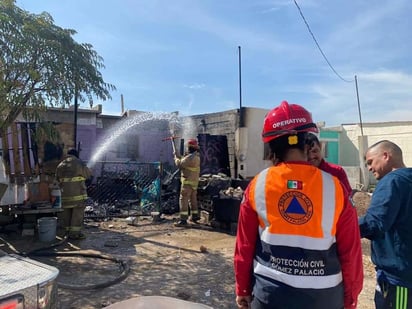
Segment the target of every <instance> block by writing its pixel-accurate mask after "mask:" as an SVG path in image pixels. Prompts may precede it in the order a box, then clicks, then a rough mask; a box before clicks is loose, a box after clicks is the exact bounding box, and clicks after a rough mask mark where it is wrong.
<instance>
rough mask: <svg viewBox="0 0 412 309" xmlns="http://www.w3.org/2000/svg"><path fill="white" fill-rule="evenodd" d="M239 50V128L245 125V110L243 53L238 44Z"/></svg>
mask: <svg viewBox="0 0 412 309" xmlns="http://www.w3.org/2000/svg"><path fill="white" fill-rule="evenodd" d="M238 50H239V128H242V127H243V126H244V123H243V122H244V120H243V110H242V53H241V47H240V46H238Z"/></svg>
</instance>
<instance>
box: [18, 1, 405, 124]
mask: <svg viewBox="0 0 412 309" xmlns="http://www.w3.org/2000/svg"><path fill="white" fill-rule="evenodd" d="M297 3H298V4H299V6H300V8H301V10H302V12H303V14H304V16H305V18H306V20H307V22H308V23H309V26H310V28H311V30H312V32H313V34H314V36H315V37H316V40H317V42H318V43H319V45H320V47H321V48H322V50H323V52H324V54H325V55H326V57H327V59H328V60H329V62H330V64H331V65H332V66H333V68H334V69H335V70H336V72H337V73H338V74H339V75H340V76H341V77H342V78H343V79H345V80H347V81H348V82H346V81H343V80H342V79H340V78H339V77H338V76H337V75H336V74H335V73H334V72H333V71H332V70H331V68H330V67H329V66H328V64H327V62H326V61H325V59H324V58H323V57H322V55H321V53H320V51H319V49H318V48H317V46H316V44H315V42H314V40H313V39H312V36H311V35H310V33H309V31H308V29H307V28H306V25H305V23H304V21H303V19H302V18H301V16H300V14H299V11H298V9H297V7H296V5H295V3H294V1H293V0H253V1H246V0H225V1H222V0H173V1H170V0H106V1H97V0H95V1H92V0H59V1H56V0H40V1H39V0H36V1H35V0H17V1H16V4H17V5H18V6H19V7H21V8H22V9H24V10H26V11H29V12H32V13H40V12H43V11H46V12H48V13H50V14H51V16H52V17H53V19H54V21H55V23H56V24H57V25H59V26H60V27H63V28H70V29H74V30H76V31H77V34H76V36H75V39H76V41H77V42H79V43H90V44H92V45H93V48H94V49H95V50H96V51H97V53H98V54H99V55H100V56H102V57H103V58H104V64H105V66H106V68H105V69H102V70H101V72H102V74H103V77H104V79H105V81H106V82H109V83H112V84H114V85H115V86H116V88H117V90H116V91H114V92H113V93H112V97H113V98H112V100H111V101H106V102H103V103H102V104H103V113H104V114H113V115H119V114H120V112H121V104H120V101H121V94H123V96H124V106H125V109H131V110H132V109H135V110H142V111H150V112H172V111H179V113H180V114H181V115H197V114H203V113H213V112H220V111H224V110H228V109H234V108H238V107H239V74H238V70H239V65H238V63H239V55H238V46H241V68H242V105H243V106H247V107H259V108H266V109H271V108H273V107H275V106H276V105H278V104H279V103H280V102H281V101H282V100H287V101H289V102H291V103H298V104H301V105H303V106H305V107H306V108H307V109H308V110H310V111H311V112H312V114H313V118H314V120H315V121H325V122H326V125H327V126H334V125H338V124H342V123H356V122H359V114H358V105H357V98H356V87H355V83H354V76H355V75H356V76H357V78H358V86H359V99H360V105H361V112H362V120H363V121H364V122H376V121H399V120H412V108H411V107H412V104H411V103H412V67H411V63H412V59H411V57H412V53H411V50H412V46H411V45H412V40H411V39H410V34H409V33H410V30H409V29H411V28H412V27H411V26H412V25H411V24H412V21H411V20H412V19H411V18H410V16H409V15H410V12H411V11H412V2H411V1H409V0H377V1H370V0H351V1H347V0H333V1H330V0H305V1H303V0H297Z"/></svg>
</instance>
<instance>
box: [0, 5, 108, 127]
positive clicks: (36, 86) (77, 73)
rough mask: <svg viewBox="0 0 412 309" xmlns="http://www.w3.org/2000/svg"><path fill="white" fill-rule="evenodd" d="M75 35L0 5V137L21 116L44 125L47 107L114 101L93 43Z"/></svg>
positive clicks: (43, 17) (49, 20)
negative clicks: (80, 41)
mask: <svg viewBox="0 0 412 309" xmlns="http://www.w3.org/2000/svg"><path fill="white" fill-rule="evenodd" d="M75 34H76V31H75V30H72V29H63V28H61V27H59V26H57V25H55V24H54V20H53V18H52V17H51V16H50V14H48V13H46V12H43V13H41V14H32V13H30V12H27V11H24V10H22V9H20V8H19V7H17V6H16V5H15V0H0V134H1V133H3V132H5V129H7V127H8V126H10V125H11V124H12V123H13V122H14V121H15V120H16V118H17V117H18V115H20V114H22V115H23V116H24V117H25V119H27V120H37V121H38V120H41V114H42V111H44V110H45V109H46V108H47V107H48V106H62V107H64V106H66V105H68V104H69V103H70V102H71V101H72V100H73V99H74V97H75V95H77V98H78V100H79V101H80V102H85V101H88V102H89V104H90V106H91V107H92V106H93V98H98V99H101V100H107V99H111V96H110V91H111V90H114V89H115V86H113V85H111V84H108V83H106V82H104V80H103V77H102V74H101V73H100V71H99V70H100V69H102V68H104V64H103V58H102V57H100V56H99V55H98V54H97V52H96V51H95V50H93V46H92V45H91V44H86V43H82V44H80V43H77V42H76V41H75V40H74V39H73V36H74V35H75Z"/></svg>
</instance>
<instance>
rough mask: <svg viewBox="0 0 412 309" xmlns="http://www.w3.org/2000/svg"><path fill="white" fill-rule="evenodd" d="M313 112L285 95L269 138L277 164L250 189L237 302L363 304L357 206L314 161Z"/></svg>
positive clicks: (269, 119)
mask: <svg viewBox="0 0 412 309" xmlns="http://www.w3.org/2000/svg"><path fill="white" fill-rule="evenodd" d="M308 132H317V127H316V125H315V124H314V123H313V121H312V116H311V114H310V113H309V112H308V111H307V110H306V109H304V108H303V107H302V106H300V105H297V104H289V103H288V102H286V101H283V102H282V103H281V104H280V105H279V106H278V107H276V108H274V109H273V110H271V111H270V112H269V113H268V114H267V115H266V117H265V120H264V125H263V132H262V138H263V142H264V143H268V145H269V148H270V151H271V157H272V159H274V160H273V161H274V162H276V163H275V165H274V166H271V167H269V168H267V169H265V170H263V171H262V172H260V173H259V174H258V175H257V176H256V177H255V178H254V179H253V180H252V181H251V182H250V184H249V186H248V187H247V189H246V191H245V193H244V197H243V200H242V203H241V206H240V213H239V220H238V230H237V235H236V247H235V256H234V268H235V279H236V305H237V307H238V308H252V309H257V308H259V309H265V308H278V309H286V308H311V309H324V308H329V309H342V308H356V305H357V299H358V295H359V293H360V291H361V290H362V283H363V265H362V252H361V244H360V237H359V228H358V226H357V215H356V211H355V209H354V208H353V207H352V205H351V204H350V202H349V201H348V198H347V195H345V193H344V190H343V188H342V186H341V184H340V182H339V179H338V178H336V177H334V176H332V175H330V174H328V173H326V172H324V171H322V170H320V169H318V168H316V167H315V166H313V165H311V164H310V163H309V162H307V150H308V148H309V146H308V145H305V137H306V134H309V133H308Z"/></svg>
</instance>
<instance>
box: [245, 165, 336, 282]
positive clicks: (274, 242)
mask: <svg viewBox="0 0 412 309" xmlns="http://www.w3.org/2000/svg"><path fill="white" fill-rule="evenodd" d="M269 172H270V169H265V170H264V171H262V172H261V173H260V174H259V175H258V176H257V178H256V181H255V183H254V184H252V199H251V204H252V207H253V208H255V210H256V212H257V214H258V217H259V224H260V226H259V234H260V239H261V241H262V242H264V243H265V244H267V245H269V246H273V247H276V246H283V247H293V248H301V249H302V250H305V249H307V250H312V252H313V251H316V250H318V251H319V253H320V254H321V253H322V252H326V253H327V252H328V250H330V248H331V247H332V246H333V245H334V244H335V242H336V237H335V226H334V225H335V221H336V218H337V216H336V213H335V212H336V202H335V200H336V196H335V195H336V192H335V182H334V180H333V178H332V176H331V175H330V174H328V173H325V172H323V171H320V170H319V172H321V176H322V177H321V180H322V196H321V202H322V208H321V211H322V213H321V216H320V220H321V222H320V228H321V230H319V229H316V224H315V225H313V224H312V225H310V226H308V228H310V230H308V231H307V235H302V234H303V233H302V231H301V230H300V231H298V232H295V233H293V232H288V231H287V225H285V223H284V221H282V220H283V219H282V218H281V219H280V221H279V224H273V222H272V224H273V225H272V227H271V225H270V222H269V220H268V209H267V205H266V203H267V187H266V185H267V180H268V179H267V178H268V174H269ZM290 191H292V190H290ZM286 192H287V191H285V193H286ZM295 192H298V191H295ZM318 200H320V199H319V198H318ZM279 201H280V198H279ZM277 202H278V201H277ZM270 206H271V207H273V204H271V205H270ZM269 211H271V212H273V213H275V214H276V211H278V210H273V209H269ZM285 227H286V228H285ZM291 228H292V229H293V225H292V226H291ZM285 229H286V231H285ZM305 233H306V230H305ZM275 251H276V248H275V249H274V252H275ZM265 252H266V251H265ZM303 256H305V254H303ZM306 257H308V255H307V256H306ZM273 258H274V259H275V260H276V259H277V257H273ZM331 258H333V255H332V257H331ZM336 258H337V257H336ZM279 260H280V261H281V263H280V265H281V267H283V268H285V269H287V271H280V270H278V269H275V268H276V267H278V265H279V264H276V263H273V262H272V261H267V260H265V261H264V262H265V263H267V264H268V265H269V264H270V263H273V264H276V265H275V266H274V267H268V265H264V264H261V263H259V258H257V259H255V265H254V272H255V273H256V274H259V275H263V276H266V277H269V278H272V279H274V280H276V281H279V282H283V283H285V284H287V285H289V286H293V287H296V288H314V289H324V288H330V287H334V286H337V285H338V284H340V283H341V282H342V273H341V271H339V272H337V273H330V274H324V273H318V271H319V269H321V268H320V267H318V268H316V267H313V268H307V269H312V270H313V272H312V273H311V274H309V275H308V274H306V273H305V267H304V266H302V267H301V268H299V267H298V265H295V264H296V263H298V262H302V263H304V264H303V265H306V264H307V265H309V264H310V263H312V262H319V263H323V261H322V260H320V261H313V260H310V259H308V260H296V259H293V258H290V259H286V258H279ZM327 262H328V261H327V260H326V261H325V263H327ZM334 262H336V260H335V261H334ZM332 264H333V262H332ZM332 264H331V266H332V268H333V265H332ZM285 265H286V266H285ZM323 266H324V267H323V269H327V267H328V265H323ZM302 270H303V271H302ZM324 271H325V270H324ZM300 272H303V274H300Z"/></svg>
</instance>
